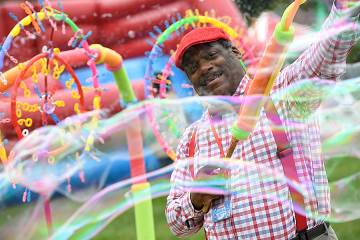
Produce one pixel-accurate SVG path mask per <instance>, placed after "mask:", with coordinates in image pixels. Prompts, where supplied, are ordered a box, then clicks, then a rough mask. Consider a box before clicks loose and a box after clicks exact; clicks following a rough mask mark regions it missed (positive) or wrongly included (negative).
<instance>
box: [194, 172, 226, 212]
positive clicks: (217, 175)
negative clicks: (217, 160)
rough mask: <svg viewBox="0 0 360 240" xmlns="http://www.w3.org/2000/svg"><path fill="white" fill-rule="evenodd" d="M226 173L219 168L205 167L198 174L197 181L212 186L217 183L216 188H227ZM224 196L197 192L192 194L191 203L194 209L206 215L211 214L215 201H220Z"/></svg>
mask: <svg viewBox="0 0 360 240" xmlns="http://www.w3.org/2000/svg"><path fill="white" fill-rule="evenodd" d="M224 172H225V170H224V169H222V168H219V167H214V166H204V167H202V168H201V169H200V170H199V172H198V173H197V174H196V180H197V181H204V182H205V183H209V184H210V185H212V184H214V183H215V185H214V187H215V188H218V187H221V188H223V187H225V177H224ZM214 181H215V182H214ZM222 184H223V186H222ZM224 192H225V190H224ZM223 196H224V195H222V194H210V193H197V192H192V193H190V199H191V203H192V204H193V206H194V208H195V209H196V210H201V211H202V212H204V213H208V212H209V210H210V208H211V204H212V202H213V201H214V200H218V199H220V198H222V197H223Z"/></svg>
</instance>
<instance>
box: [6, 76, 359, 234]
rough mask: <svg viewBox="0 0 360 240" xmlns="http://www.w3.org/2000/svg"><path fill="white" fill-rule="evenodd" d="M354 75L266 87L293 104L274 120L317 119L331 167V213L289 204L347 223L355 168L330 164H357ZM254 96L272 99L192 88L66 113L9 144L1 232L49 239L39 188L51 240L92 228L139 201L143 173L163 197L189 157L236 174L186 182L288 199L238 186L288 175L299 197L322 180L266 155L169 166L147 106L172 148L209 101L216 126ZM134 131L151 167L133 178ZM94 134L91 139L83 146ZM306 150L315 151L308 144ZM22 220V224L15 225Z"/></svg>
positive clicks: (304, 122)
mask: <svg viewBox="0 0 360 240" xmlns="http://www.w3.org/2000/svg"><path fill="white" fill-rule="evenodd" d="M359 83H360V79H351V80H347V81H344V82H339V83H335V82H329V81H321V82H314V81H311V80H304V81H301V82H298V83H296V84H294V85H293V86H291V87H289V88H287V89H284V90H282V91H278V92H275V93H274V94H273V96H272V101H273V102H274V103H275V104H280V103H281V104H284V106H288V107H291V110H292V111H291V114H289V115H288V116H287V119H286V123H287V124H286V126H285V127H283V126H276V129H277V130H284V129H286V130H288V131H293V132H298V131H303V130H304V129H306V128H307V126H308V125H309V124H318V126H319V132H318V133H319V136H320V137H321V143H322V145H321V149H320V150H321V151H322V154H323V163H324V164H326V165H327V164H328V163H330V165H331V166H330V165H329V166H330V167H329V168H328V175H329V178H330V182H329V186H330V190H331V206H332V212H331V215H329V216H324V215H322V214H320V213H319V212H317V211H311V210H309V209H303V208H301V206H300V205H296V204H295V206H296V208H295V209H296V211H299V212H304V211H306V212H307V213H308V214H311V215H312V216H313V217H314V218H324V217H326V219H327V220H328V221H330V222H344V221H350V220H356V219H359V217H360V215H359V214H360V212H359V211H356V209H358V208H359V205H360V201H359V200H360V199H359V196H360V193H359V189H360V188H359V174H358V172H351V171H348V172H346V173H345V175H344V174H343V175H341V176H340V177H337V178H334V177H333V174H336V173H337V169H339V168H337V167H334V162H335V164H336V163H337V162H340V161H343V162H342V164H346V161H344V157H345V159H347V158H351V159H352V164H353V166H354V168H357V167H358V166H359V162H358V159H359V151H358V149H359V144H358V143H359V129H358V127H357V126H358V125H359V121H360V118H359V114H358V111H356V109H357V108H356V106H358V105H359V104H360V102H359V97H358V96H359V95H358V93H359V92H360V89H359V88H360V87H359V86H360V85H359ZM254 101H269V98H263V97H258V96H257V97H246V98H245V97H192V98H185V99H176V100H149V101H145V102H141V103H138V104H135V105H131V106H129V107H128V108H127V109H126V110H124V111H122V112H120V113H118V114H116V115H114V116H109V115H108V114H107V112H106V110H104V111H102V112H95V111H94V112H90V113H86V114H81V115H77V116H74V117H71V118H68V119H65V120H63V121H62V122H61V123H60V124H58V125H57V126H47V127H43V128H39V129H37V130H35V131H33V132H32V133H31V134H30V135H29V136H28V137H26V138H24V139H22V140H21V141H20V142H18V143H17V144H16V145H15V147H14V148H13V151H12V153H11V155H10V156H9V164H7V165H6V167H5V168H3V169H2V172H1V178H2V181H1V186H0V187H1V189H0V193H1V199H2V203H1V206H2V211H3V214H4V216H5V218H4V219H6V221H5V220H3V221H2V223H1V226H0V229H1V231H0V233H1V234H0V235H1V238H3V239H8V238H9V236H12V237H13V239H39V238H46V236H47V230H46V226H45V224H44V216H43V206H42V205H43V201H44V197H43V196H47V197H51V201H50V203H51V210H52V217H53V232H52V234H53V235H52V237H53V239H68V238H70V237H74V236H78V237H79V238H88V237H92V236H95V235H96V234H98V233H99V232H100V231H101V230H102V229H104V228H105V227H106V226H107V225H108V224H109V223H110V222H111V221H112V220H113V219H115V218H116V217H118V216H119V215H121V214H122V213H124V212H125V211H126V210H127V209H129V208H131V207H132V206H134V204H135V203H137V202H141V201H143V200H145V199H147V198H149V192H146V191H143V192H141V191H140V192H137V193H136V194H135V193H134V192H133V191H132V187H131V186H132V185H133V184H134V183H136V182H143V181H145V180H146V181H148V182H149V183H150V186H151V187H150V193H151V195H150V196H151V198H157V197H160V196H166V195H168V193H169V189H170V183H169V179H170V175H171V172H172V171H173V170H174V168H181V167H189V164H192V163H194V169H195V172H196V171H198V170H199V169H202V167H209V166H212V167H213V168H214V169H216V168H220V169H226V170H227V171H231V172H232V174H230V176H231V177H227V178H203V179H201V180H199V181H195V182H193V181H188V180H186V181H185V180H184V181H183V182H180V183H178V184H179V185H180V186H181V187H182V188H184V189H186V191H198V192H211V193H224V186H226V191H225V194H238V195H239V196H243V197H249V196H251V197H255V198H256V197H257V198H262V199H267V201H268V202H277V203H279V204H284V205H286V206H288V205H289V202H288V199H287V198H286V197H284V196H283V195H281V194H279V193H276V192H274V191H273V189H272V188H271V187H269V188H266V189H265V190H263V191H255V190H254V191H250V192H248V191H243V189H241V188H236V187H234V186H235V185H236V184H238V185H239V184H240V185H244V186H245V185H251V186H259V185H261V184H268V185H269V186H271V184H273V183H275V182H276V183H279V184H280V183H281V184H289V185H291V186H293V187H294V188H295V189H297V190H298V191H299V192H301V193H302V194H304V195H305V196H306V194H308V189H316V188H317V187H321V186H318V185H317V183H316V182H312V181H307V182H304V183H302V184H299V183H298V182H296V181H294V180H292V179H288V178H286V176H285V175H284V173H283V171H281V168H280V169H279V168H277V167H273V168H272V167H271V166H270V165H269V164H266V163H260V162H257V161H254V160H251V159H218V158H210V159H209V158H196V159H195V158H194V159H187V160H186V161H177V162H174V163H173V164H170V165H169V163H170V160H166V159H167V155H166V153H165V152H164V151H163V149H164V146H161V144H159V142H158V141H157V137H156V136H154V129H153V127H154V122H151V121H150V118H149V115H148V113H149V109H151V110H152V111H151V113H152V116H151V119H152V121H155V123H156V124H157V125H158V126H159V128H158V129H157V131H156V132H157V133H159V134H160V136H158V137H160V138H161V139H163V142H164V143H166V144H167V147H168V148H170V149H172V150H173V151H175V149H176V146H177V145H178V144H179V141H180V138H181V136H182V135H183V134H184V132H185V131H186V128H187V127H188V126H189V125H191V124H193V123H195V122H196V121H197V120H198V119H199V118H200V117H201V116H202V113H203V112H204V111H205V110H209V109H210V110H211V111H214V112H217V113H220V114H222V115H223V116H230V118H229V119H231V120H230V121H222V120H220V121H218V122H216V124H218V125H219V127H224V126H225V125H227V126H229V125H230V124H232V123H233V121H235V119H236V116H237V112H238V110H239V108H240V106H241V105H242V104H244V102H247V103H249V102H254ZM94 115H96V116H97V119H98V123H97V125H96V126H97V127H96V128H95V129H93V128H92V126H93V125H92V119H93V116H94ZM260 116H263V113H261V114H260ZM247 117H249V116H247ZM262 127H263V126H262V125H259V124H257V126H256V128H260V129H261V128H262ZM207 129H209V125H205V124H204V125H200V126H199V131H206V130H207ZM134 131H135V132H136V131H137V133H139V134H140V135H138V136H140V137H141V138H142V139H141V141H142V148H139V149H140V151H138V152H133V155H132V157H133V158H135V159H142V158H144V160H145V165H146V166H145V167H146V169H147V174H145V175H140V176H139V177H137V178H131V174H130V172H131V171H130V166H129V165H130V163H129V152H128V146H129V145H131V144H132V141H136V139H134V135H132V136H131V137H127V133H129V132H132V133H134ZM90 133H91V134H92V136H93V139H94V140H93V144H92V145H91V146H90V147H88V148H87V147H86V146H88V145H87V141H88V138H89V134H90ZM310 140H311V139H309V140H307V141H310ZM139 149H138V150H139ZM308 154H310V155H309V157H311V153H308ZM341 157H343V158H341ZM159 159H163V160H159ZM341 159H342V160H341ZM166 165H167V166H166ZM133 166H135V165H133ZM331 167H332V168H331ZM234 184H235V185H234ZM23 187H25V188H26V189H28V191H29V192H31V194H32V200H31V201H30V203H29V204H26V205H24V204H21V203H20V202H21V197H22V191H23ZM20 189H22V190H20ZM254 189H256V187H254ZM16 195H18V196H16ZM19 195H20V196H19ZM19 198H20V199H19ZM15 199H18V200H15ZM29 219H30V220H31V221H30V220H29ZM19 223H22V224H23V226H24V227H23V228H21V229H18V228H16V227H15V226H17V225H18V224H19Z"/></svg>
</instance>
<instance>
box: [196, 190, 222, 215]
mask: <svg viewBox="0 0 360 240" xmlns="http://www.w3.org/2000/svg"><path fill="white" fill-rule="evenodd" d="M221 197H223V196H222V195H215V194H207V193H190V200H191V203H192V205H193V206H194V208H195V210H198V211H200V210H201V211H202V212H203V213H208V212H209V210H210V208H211V204H212V201H213V200H217V199H220V198H221Z"/></svg>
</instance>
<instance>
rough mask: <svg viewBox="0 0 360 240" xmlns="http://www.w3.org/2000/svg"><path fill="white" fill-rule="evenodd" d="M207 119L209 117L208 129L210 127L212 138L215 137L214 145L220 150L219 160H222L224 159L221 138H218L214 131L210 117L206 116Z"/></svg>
mask: <svg viewBox="0 0 360 240" xmlns="http://www.w3.org/2000/svg"><path fill="white" fill-rule="evenodd" d="M208 117H209V122H210V127H211V131H212V133H213V134H214V137H215V140H216V143H217V145H218V147H219V150H220V157H221V158H224V157H225V152H224V149H223V147H222V138H220V137H219V135H218V134H217V132H216V130H215V127H214V124H213V122H212V120H211V117H210V114H208Z"/></svg>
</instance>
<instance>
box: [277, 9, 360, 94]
mask: <svg viewBox="0 0 360 240" xmlns="http://www.w3.org/2000/svg"><path fill="white" fill-rule="evenodd" d="M357 20H358V17H356V18H345V17H344V16H342V12H341V11H340V10H338V9H337V8H336V7H335V6H334V5H333V7H332V10H331V12H330V15H329V17H328V18H327V19H326V21H325V23H324V25H323V27H322V31H321V32H320V34H318V35H315V36H314V37H315V38H319V41H317V42H316V43H314V44H312V45H311V46H310V47H309V48H308V49H307V50H306V51H305V52H303V53H302V54H301V56H300V57H299V58H298V59H297V60H296V61H295V62H294V63H293V64H291V65H289V66H288V67H286V68H285V69H284V70H283V71H282V72H281V75H280V76H279V77H278V79H277V81H276V84H275V86H274V90H277V89H280V88H284V87H287V86H288V85H290V84H291V83H293V82H294V81H296V80H302V79H311V80H314V79H326V80H338V79H339V78H340V77H341V76H342V75H343V74H344V73H345V71H346V57H347V55H348V53H349V51H350V49H351V48H352V46H353V45H354V44H355V42H356V41H358V40H359V39H360V30H359V25H358V23H357Z"/></svg>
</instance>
